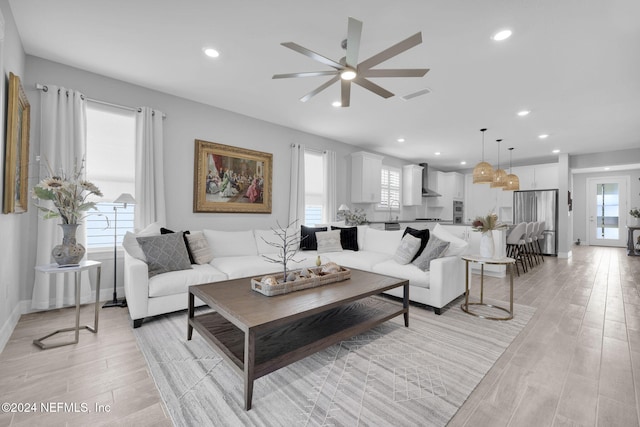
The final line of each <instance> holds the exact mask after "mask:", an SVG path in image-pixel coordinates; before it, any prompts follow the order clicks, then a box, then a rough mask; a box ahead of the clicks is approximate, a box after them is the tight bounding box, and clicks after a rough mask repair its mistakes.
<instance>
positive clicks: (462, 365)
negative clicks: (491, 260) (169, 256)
mask: <svg viewBox="0 0 640 427" xmlns="http://www.w3.org/2000/svg"><path fill="white" fill-rule="evenodd" d="M459 304H460V300H458V301H456V302H455V303H452V304H451V305H450V307H449V308H448V309H447V310H443V313H442V315H440V316H436V315H435V314H434V313H433V312H432V311H430V310H425V309H423V308H421V307H414V306H412V307H411V308H410V321H409V328H405V327H404V323H403V320H402V317H399V318H395V319H392V320H390V321H388V322H386V323H384V324H382V325H379V326H377V327H375V328H373V329H371V330H370V331H368V332H367V333H364V334H361V335H358V336H356V337H354V338H352V339H349V340H345V341H342V342H341V343H340V344H336V345H334V346H332V347H329V348H328V349H326V350H323V351H320V352H318V353H316V354H314V355H312V356H309V357H307V358H305V359H303V360H300V361H298V362H296V363H294V364H292V365H289V366H287V367H285V368H282V369H280V370H278V371H276V372H273V373H271V374H269V375H266V376H264V377H262V378H259V379H257V380H256V381H255V383H254V392H253V408H252V409H251V410H250V411H245V410H244V400H243V399H244V398H243V396H244V392H243V390H244V383H243V379H242V378H241V377H240V376H239V375H238V374H237V373H236V372H235V371H234V370H232V369H231V368H230V367H229V366H228V365H227V362H226V361H224V360H222V359H221V358H220V357H219V356H218V355H217V353H216V352H215V351H213V350H212V348H211V347H210V346H209V344H208V343H207V342H206V341H204V339H202V338H201V337H200V335H199V334H198V333H197V332H196V331H194V333H193V339H192V340H191V341H187V340H186V333H187V314H186V311H183V312H178V313H172V314H168V315H164V316H157V317H155V318H154V319H151V320H150V321H146V322H145V323H144V324H143V325H142V327H140V328H137V329H135V330H134V333H135V335H136V338H137V340H138V344H139V346H140V348H141V350H142V352H143V353H144V355H145V357H146V359H147V363H148V364H149V369H150V371H151V374H152V375H153V378H154V379H155V382H156V385H157V386H158V389H159V390H160V394H161V395H162V398H163V399H164V402H165V404H166V407H167V409H168V411H169V413H170V416H171V418H172V420H173V423H174V424H175V425H176V426H205V425H206V426H224V427H227V426H358V425H363V426H444V425H446V424H447V422H448V421H449V420H450V419H451V417H453V415H455V413H456V411H457V410H458V409H459V408H460V406H462V404H463V403H464V401H465V400H466V399H467V398H468V397H469V395H470V394H471V392H472V391H473V389H474V388H475V387H476V386H477V385H478V383H479V382H480V381H481V380H482V378H483V377H484V375H485V374H486V373H487V372H488V371H489V369H490V368H491V367H492V366H493V364H494V363H495V362H496V360H498V358H499V357H500V355H501V354H502V353H503V352H504V350H505V349H506V348H507V347H508V346H509V344H511V342H512V341H513V340H514V338H515V337H516V336H517V335H518V333H520V331H522V329H523V328H524V327H525V326H526V324H527V323H528V322H529V320H530V319H531V317H532V316H533V314H534V312H535V309H534V308H531V307H526V306H521V305H516V306H515V310H514V311H515V317H514V318H513V319H512V320H510V321H491V320H485V319H481V318H477V317H473V316H470V315H468V314H466V313H463V312H462V311H461V310H460V308H459Z"/></svg>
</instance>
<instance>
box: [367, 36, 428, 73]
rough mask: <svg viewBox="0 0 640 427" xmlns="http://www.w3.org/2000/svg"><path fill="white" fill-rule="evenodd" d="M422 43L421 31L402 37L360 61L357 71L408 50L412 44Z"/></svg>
mask: <svg viewBox="0 0 640 427" xmlns="http://www.w3.org/2000/svg"><path fill="white" fill-rule="evenodd" d="M420 43H422V33H416V34H414V35H412V36H411V37H409V38H407V39H404V40H403V41H401V42H399V43H396V44H394V45H393V46H391V47H390V48H387V49H385V50H383V51H382V52H380V53H378V54H376V55H373V56H372V57H371V58H369V59H367V60H365V61H363V62H361V63H360V64H359V65H358V71H362V70H368V69H369V68H371V67H375V66H376V65H378V64H380V63H381V62H384V61H386V60H387V59H389V58H393V57H394V56H396V55H399V54H401V53H402V52H404V51H405V50H409V49H411V48H412V47H414V46H417V45H419V44H420Z"/></svg>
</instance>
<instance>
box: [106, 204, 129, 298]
mask: <svg viewBox="0 0 640 427" xmlns="http://www.w3.org/2000/svg"><path fill="white" fill-rule="evenodd" d="M119 203H123V204H124V209H127V204H130V205H134V204H135V203H136V200H135V199H134V198H133V196H132V195H131V194H129V193H122V194H121V195H119V196H118V198H117V199H115V200H114V201H113V216H114V218H113V300H112V301H107V302H106V303H105V304H104V305H103V306H102V308H105V307H126V306H127V300H126V298H122V299H121V300H118V294H117V291H116V282H117V280H118V275H117V273H118V256H117V255H118V206H117V205H118V204H119Z"/></svg>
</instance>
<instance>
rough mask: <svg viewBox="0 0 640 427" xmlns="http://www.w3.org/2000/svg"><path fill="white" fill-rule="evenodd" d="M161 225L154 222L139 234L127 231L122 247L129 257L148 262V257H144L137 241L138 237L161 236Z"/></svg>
mask: <svg viewBox="0 0 640 427" xmlns="http://www.w3.org/2000/svg"><path fill="white" fill-rule="evenodd" d="M160 228H161V227H160V224H159V223H157V222H154V223H152V224H149V225H148V226H146V227H145V228H143V229H142V231H140V232H138V233H135V234H134V233H132V232H130V231H127V232H126V233H125V235H124V238H123V239H122V247H123V248H124V250H125V251H127V253H128V254H129V255H131V256H132V257H134V258H137V259H139V260H141V261H144V262H147V257H146V256H145V255H144V252H143V251H142V248H141V247H140V244H139V243H138V241H137V240H136V237H147V236H159V235H160Z"/></svg>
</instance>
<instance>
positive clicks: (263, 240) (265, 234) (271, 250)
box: [253, 228, 299, 255]
mask: <svg viewBox="0 0 640 427" xmlns="http://www.w3.org/2000/svg"><path fill="white" fill-rule="evenodd" d="M280 232H281V230H277V233H280ZM286 232H287V239H289V237H291V238H298V236H299V234H298V230H297V229H295V228H288V229H287V230H286ZM253 233H254V235H255V238H256V246H257V248H258V254H260V255H262V254H277V253H279V252H280V248H279V247H278V246H274V245H282V239H281V238H280V236H279V235H278V234H276V230H253Z"/></svg>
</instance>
